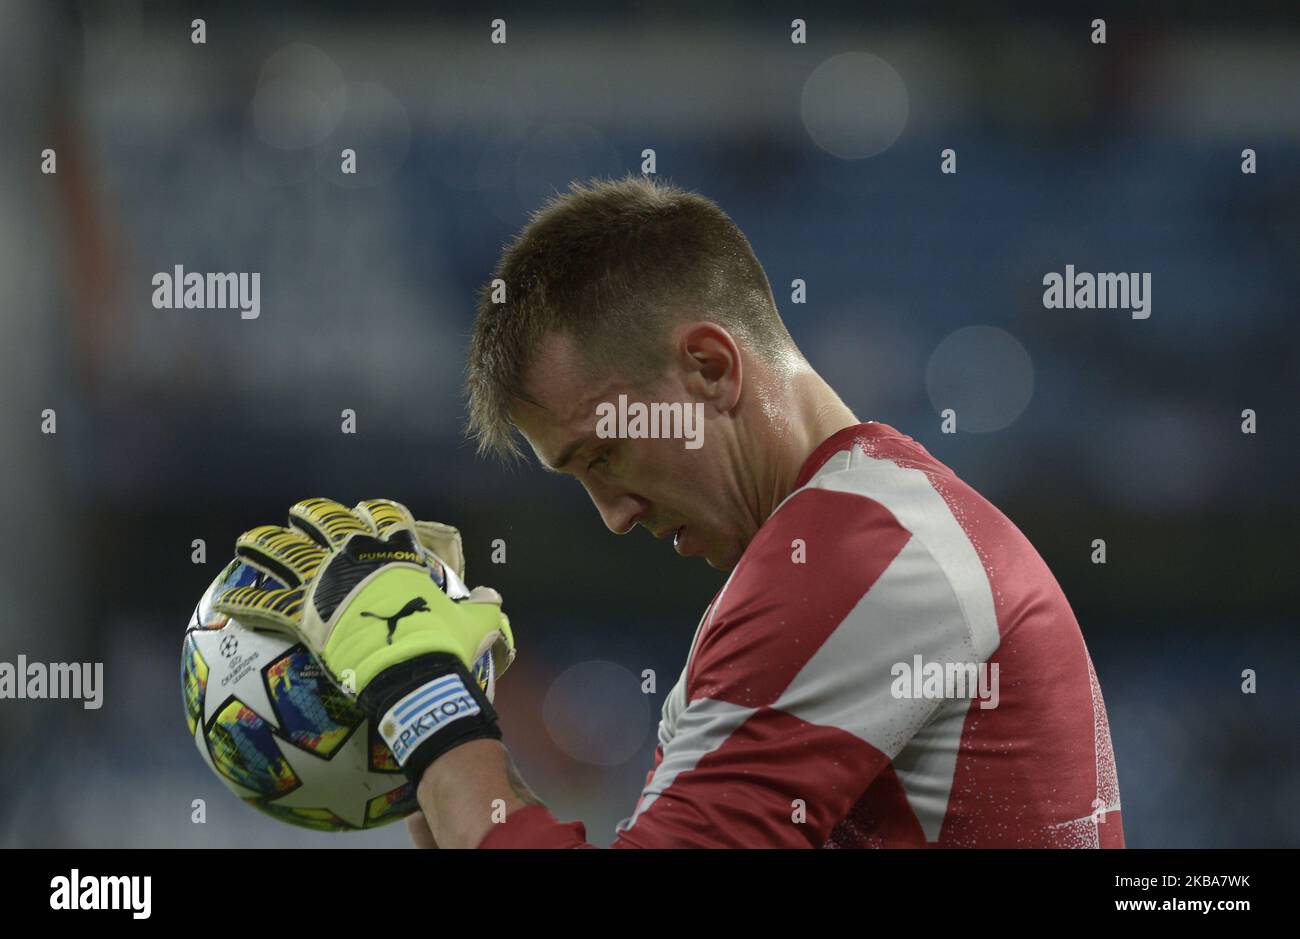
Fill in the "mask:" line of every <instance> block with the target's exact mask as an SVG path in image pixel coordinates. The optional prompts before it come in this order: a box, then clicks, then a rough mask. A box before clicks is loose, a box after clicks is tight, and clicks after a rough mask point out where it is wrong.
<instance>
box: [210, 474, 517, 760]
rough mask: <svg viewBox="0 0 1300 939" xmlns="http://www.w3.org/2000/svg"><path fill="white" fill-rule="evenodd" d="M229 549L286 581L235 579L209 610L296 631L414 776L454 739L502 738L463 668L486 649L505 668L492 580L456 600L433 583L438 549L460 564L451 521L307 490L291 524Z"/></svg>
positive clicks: (497, 667)
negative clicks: (252, 583)
mask: <svg viewBox="0 0 1300 939" xmlns="http://www.w3.org/2000/svg"><path fill="white" fill-rule="evenodd" d="M235 553H236V554H237V555H238V556H239V557H241V558H243V559H244V560H245V561H246V562H247V563H248V564H249V565H250V566H252V567H255V568H257V569H258V570H260V571H263V572H264V573H266V574H269V575H270V576H272V577H275V578H276V579H278V580H280V581H282V582H283V583H284V584H286V585H287V586H285V587H284V588H280V589H268V588H265V587H235V588H233V589H231V590H228V591H226V592H225V593H224V594H222V596H221V597H220V598H218V600H217V602H216V603H215V607H216V609H217V610H219V611H220V612H222V613H225V614H227V615H229V616H231V617H234V618H235V619H237V620H238V621H239V622H240V623H242V624H243V625H245V626H247V627H249V628H252V629H263V630H272V631H276V632H286V633H291V634H293V635H295V636H297V637H298V638H299V639H301V641H302V642H304V643H305V644H306V646H307V648H309V649H311V651H312V652H313V653H314V654H315V655H316V657H317V659H319V660H320V662H321V664H322V665H323V666H324V667H325V670H326V671H327V672H328V673H329V675H330V677H331V678H332V679H333V680H334V682H335V683H336V684H339V685H341V686H342V687H344V688H345V689H347V690H348V691H351V692H353V693H354V694H355V695H356V696H357V704H358V705H359V706H360V707H361V708H362V710H364V711H365V712H366V713H367V714H369V715H370V716H371V717H372V718H374V719H375V720H376V721H377V722H378V726H379V732H380V735H381V736H382V737H383V738H384V741H385V742H386V743H387V744H388V746H389V747H390V748H391V749H392V751H393V755H394V757H395V758H396V759H397V762H398V764H399V765H400V766H401V767H402V769H403V771H404V772H405V773H406V775H407V777H408V778H409V779H411V780H412V781H413V782H415V783H418V782H419V780H420V776H421V775H422V774H423V773H424V770H425V769H426V768H427V767H428V766H429V765H430V764H431V763H432V762H433V761H434V760H435V759H437V758H438V757H439V756H441V755H442V754H443V753H445V752H447V751H448V750H450V749H452V748H453V747H456V746H459V745H460V744H462V743H466V742H468V741H470V740H476V739H479V738H485V737H487V738H494V739H500V737H501V732H500V730H499V729H498V728H497V718H496V712H495V710H494V709H493V708H492V703H491V700H490V699H489V697H488V695H487V693H486V691H485V689H484V688H481V687H480V686H479V683H478V682H477V681H475V680H474V678H473V677H472V675H471V673H470V670H471V669H472V668H473V666H474V663H476V662H477V661H478V660H479V658H480V657H482V656H483V655H484V654H485V653H487V652H489V651H490V652H491V655H492V667H493V669H494V671H495V673H496V674H500V673H501V672H504V671H505V669H506V668H507V666H509V664H510V663H511V662H512V661H513V660H514V655H515V644H514V636H513V634H512V633H511V630H510V622H509V620H508V619H507V618H506V616H505V614H504V613H502V612H501V597H500V595H499V594H498V593H497V592H496V591H495V590H491V589H490V588H486V587H479V588H476V589H475V590H473V591H470V592H469V595H468V596H466V597H464V598H462V599H460V600H455V599H453V598H452V597H450V596H448V594H447V593H446V592H444V591H443V590H442V589H440V588H439V586H438V584H439V582H442V583H448V584H449V585H450V578H449V577H447V575H445V572H443V571H442V570H441V566H440V564H439V561H440V560H441V561H444V562H446V563H447V564H448V565H451V566H452V569H453V570H455V572H456V574H457V575H458V576H460V575H463V572H464V555H463V552H462V550H461V544H460V533H459V532H457V531H456V529H454V528H452V527H450V526H448V525H441V524H439V523H437V522H417V521H415V520H414V518H412V516H411V513H410V512H409V511H407V509H406V507H405V506H402V505H400V504H398V503H396V502H392V501H389V500H387V499H369V500H366V501H363V502H360V503H358V504H357V506H356V507H355V508H354V509H351V510H349V509H348V508H347V507H346V506H343V505H341V504H339V503H337V502H333V501H331V500H329V499H307V500H305V501H303V502H299V503H298V504H297V505H295V506H294V507H293V508H291V509H290V510H289V527H288V528H283V527H280V526H276V525H263V526H261V527H259V528H254V529H252V530H251V531H247V532H245V533H244V534H242V535H241V536H240V537H239V539H238V540H237V541H236V543H235ZM435 553H436V554H438V555H440V557H435V556H434V554H435ZM440 573H442V574H443V575H444V576H443V577H439V576H438V575H439V574H440ZM444 577H445V578H446V579H445V580H444ZM435 578H437V582H435Z"/></svg>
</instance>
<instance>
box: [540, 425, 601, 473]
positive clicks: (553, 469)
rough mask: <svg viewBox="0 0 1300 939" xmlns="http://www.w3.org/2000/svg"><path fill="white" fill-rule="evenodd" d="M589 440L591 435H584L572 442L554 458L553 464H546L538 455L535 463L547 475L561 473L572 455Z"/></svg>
mask: <svg viewBox="0 0 1300 939" xmlns="http://www.w3.org/2000/svg"><path fill="white" fill-rule="evenodd" d="M590 439H591V435H590V434H585V435H583V436H582V437H579V438H578V439H577V440H575V441H573V443H571V444H569V445H568V446H567V447H565V448H564V449H563V450H562V451H560V455H559V456H557V457H556V458H555V462H554V464H551V463H547V462H546V461H545V460H544V459H542V458H541V455H540V454H539V455H538V459H537V462H539V463H541V464H542V469H544V470H546V472H548V473H562V472H563V471H564V468H565V467H566V466H568V465H569V461H570V460H572V459H573V455H574V454H575V453H577V452H578V451H579V450H581V449H582V448H583V446H584V445H585V444H586V443H587V441H589V440H590Z"/></svg>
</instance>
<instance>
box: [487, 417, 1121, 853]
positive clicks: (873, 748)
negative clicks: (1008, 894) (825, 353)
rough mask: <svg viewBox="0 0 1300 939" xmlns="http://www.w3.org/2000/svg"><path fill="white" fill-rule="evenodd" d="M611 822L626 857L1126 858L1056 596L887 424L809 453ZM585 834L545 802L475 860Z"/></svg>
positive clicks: (1115, 793)
mask: <svg viewBox="0 0 1300 939" xmlns="http://www.w3.org/2000/svg"><path fill="white" fill-rule="evenodd" d="M945 670H946V671H945ZM976 673H978V675H979V679H980V680H982V681H983V682H984V684H983V685H980V684H979V681H976V680H975V678H974V676H975V674H976ZM963 674H966V675H968V676H970V678H971V680H970V681H969V682H968V683H967V684H966V686H965V687H963V686H962V685H960V684H958V683H955V682H954V681H953V680H951V679H950V680H948V681H944V680H943V679H942V676H943V675H952V676H957V677H960V676H961V675H963ZM989 705H993V706H989ZM619 829H620V830H619V833H618V838H617V841H616V842H615V845H614V846H615V847H629V848H663V847H830V848H834V847H923V846H927V845H931V846H939V847H1084V848H1086V847H1122V846H1123V844H1124V833H1123V827H1122V822H1121V815H1120V803H1119V786H1118V782H1117V779H1116V773H1115V758H1114V754H1113V751H1112V749H1111V741H1110V730H1109V726H1108V723H1107V718H1106V708H1105V704H1104V703H1103V702H1102V696H1101V689H1100V687H1099V686H1098V683H1097V676H1096V674H1095V673H1094V671H1093V667H1092V661H1091V659H1090V657H1089V655H1088V650H1087V648H1086V646H1085V645H1084V642H1083V637H1082V635H1081V634H1080V632H1079V625H1078V622H1077V621H1076V620H1075V618H1074V614H1073V613H1072V612H1071V610H1070V606H1069V604H1068V602H1067V601H1066V599H1065V595H1064V594H1063V593H1062V592H1061V588H1060V587H1059V585H1058V584H1057V583H1056V580H1055V578H1054V577H1053V576H1052V574H1051V572H1050V571H1049V570H1048V568H1047V565H1046V564H1045V563H1044V562H1043V560H1042V558H1041V557H1039V555H1038V552H1036V551H1035V550H1034V548H1033V546H1032V545H1030V543H1029V541H1028V540H1027V539H1026V538H1025V536H1024V535H1023V534H1021V532H1020V531H1019V529H1017V528H1016V526H1015V525H1013V524H1012V523H1011V521H1010V520H1009V519H1007V517H1006V516H1005V515H1003V514H1002V513H1001V512H999V511H998V510H997V509H996V508H994V507H993V506H992V505H991V504H990V503H989V502H988V501H986V500H985V499H984V498H983V497H981V496H980V495H979V494H978V493H976V492H975V491H974V490H973V489H971V487H969V486H968V485H966V484H965V483H963V482H962V481H961V480H960V479H958V478H957V477H956V476H955V475H954V474H953V472H952V471H951V470H950V469H948V467H946V466H944V465H943V464H942V463H940V462H939V461H938V460H936V459H935V458H934V457H932V456H931V455H930V454H929V453H928V452H926V450H925V448H924V447H922V446H921V445H920V444H918V443H917V442H916V441H914V440H912V439H911V438H910V437H907V436H904V435H903V434H900V433H899V432H898V431H896V430H894V429H893V428H892V427H889V426H887V425H885V424H880V423H876V422H872V423H867V424H859V425H857V426H854V427H850V428H846V429H845V430H843V431H840V432H839V433H837V434H835V435H834V436H832V437H831V438H830V439H828V440H827V441H825V442H824V443H823V444H822V445H821V446H820V447H818V448H817V450H816V451H815V452H814V453H813V454H812V456H810V457H809V459H808V461H807V462H806V463H805V465H804V468H803V471H802V472H801V473H800V476H799V478H798V480H797V482H796V485H795V490H794V491H793V492H792V493H791V494H790V495H789V496H788V497H787V498H786V499H785V500H784V501H783V502H782V503H781V505H780V506H779V507H778V508H777V509H776V511H775V512H773V514H772V515H771V517H770V518H768V520H767V521H766V522H765V523H764V524H763V526H762V527H761V528H760V529H759V530H758V532H757V533H756V535H755V536H754V539H753V540H752V541H751V542H750V544H749V546H748V547H747V548H746V550H745V552H744V554H743V555H742V556H741V558H740V561H739V563H737V565H736V567H735V568H734V569H733V570H732V572H731V575H730V577H729V578H728V580H727V582H726V584H725V585H724V586H723V588H722V590H721V591H720V592H719V593H718V595H717V596H716V597H715V598H714V600H713V602H712V604H710V606H709V609H708V610H707V611H706V613H705V615H704V617H703V619H702V620H701V622H700V626H699V629H698V630H697V632H696V636H695V641H694V643H693V645H692V648H691V652H690V656H689V658H688V660H687V664H686V668H685V670H684V671H683V672H682V676H681V678H680V679H679V681H678V682H677V684H676V686H675V687H674V688H673V689H672V691H671V692H670V693H669V695H668V697H667V700H666V701H665V704H664V707H663V716H662V720H661V721H660V725H659V746H658V748H657V750H656V757H655V766H654V769H653V770H652V771H651V772H650V774H649V777H648V778H647V780H646V785H645V788H644V790H643V792H642V794H641V798H640V800H639V802H638V804H637V806H636V811H635V813H634V814H633V815H632V816H631V817H630V818H629V819H627V820H625V821H624V822H623V823H622V824H621V825H620V826H619ZM584 838H585V835H584V829H583V827H582V825H581V824H580V823H576V822H574V823H568V824H562V823H560V822H558V821H556V820H555V819H554V818H553V817H552V816H551V815H550V813H549V812H547V811H546V809H545V808H543V807H541V806H530V807H528V808H526V809H522V810H519V811H517V812H514V813H512V815H511V817H510V819H509V820H508V821H507V822H506V823H505V824H502V825H498V826H496V827H495V828H494V830H493V831H492V832H491V833H490V834H489V835H488V836H487V837H486V838H485V839H484V841H483V843H482V846H483V847H516V846H518V847H577V846H581V845H583V844H584V843H585V841H584Z"/></svg>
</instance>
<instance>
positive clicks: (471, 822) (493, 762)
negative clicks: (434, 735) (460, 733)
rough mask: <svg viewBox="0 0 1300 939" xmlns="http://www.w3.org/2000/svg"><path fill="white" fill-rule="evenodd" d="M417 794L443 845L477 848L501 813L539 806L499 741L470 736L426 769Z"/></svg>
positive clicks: (436, 839)
mask: <svg viewBox="0 0 1300 939" xmlns="http://www.w3.org/2000/svg"><path fill="white" fill-rule="evenodd" d="M417 796H418V798H419V800H420V808H421V809H423V810H424V817H425V819H426V820H427V821H428V826H429V830H430V831H431V832H432V833H433V837H434V840H435V841H436V842H437V844H438V846H439V847H443V848H476V847H478V846H479V844H480V843H481V842H482V841H483V839H484V838H485V837H486V836H487V834H488V832H490V831H491V830H492V829H493V826H494V824H496V822H494V820H493V819H494V818H495V819H498V820H499V819H501V818H502V817H503V814H502V813H503V812H504V817H506V818H508V817H509V816H510V815H512V814H513V813H514V812H516V811H518V810H519V809H522V808H525V807H527V806H530V805H541V800H539V799H538V798H537V796H535V795H533V794H532V792H530V791H529V789H528V786H527V785H525V784H524V781H523V780H522V779H521V778H520V777H519V771H518V770H517V769H515V765H514V761H512V760H511V759H510V754H509V753H508V752H507V751H506V748H505V747H504V746H502V744H501V742H500V741H498V740H472V741H470V742H469V743H466V744H462V745H461V746H459V747H456V748H455V749H453V750H449V751H448V752H447V753H444V754H443V755H442V756H441V757H439V758H438V759H437V760H436V761H434V763H433V765H432V766H430V767H429V768H428V769H427V770H425V771H424V775H423V776H422V777H421V778H420V786H419V790H418V792H417ZM497 800H501V801H500V802H498V801H497ZM417 844H418V842H417Z"/></svg>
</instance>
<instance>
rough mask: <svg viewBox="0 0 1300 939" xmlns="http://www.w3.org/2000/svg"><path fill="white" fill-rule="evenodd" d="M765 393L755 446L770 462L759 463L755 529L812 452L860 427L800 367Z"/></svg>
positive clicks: (828, 389)
mask: <svg viewBox="0 0 1300 939" xmlns="http://www.w3.org/2000/svg"><path fill="white" fill-rule="evenodd" d="M780 384H781V387H779V388H775V389H774V388H772V387H771V386H769V388H768V389H766V390H767V391H768V392H769V394H768V395H767V396H766V397H765V398H764V402H765V403H764V407H763V413H762V415H761V423H762V428H763V430H762V434H763V436H764V437H766V438H767V439H766V440H765V441H761V443H762V444H764V445H765V446H766V450H763V449H760V450H758V451H757V452H760V453H762V452H767V453H770V454H773V455H774V456H775V459H770V460H764V461H763V462H762V464H761V465H760V467H759V468H758V473H757V475H756V482H757V483H758V485H757V497H758V500H759V502H758V506H757V512H758V518H759V524H762V522H763V521H766V520H767V518H768V516H770V515H771V514H772V513H773V512H774V511H776V507H777V506H778V505H780V504H781V502H782V501H783V500H784V499H785V497H786V496H788V495H789V494H790V493H791V492H792V491H793V490H794V484H795V480H796V479H798V477H799V472H800V471H801V470H802V469H803V466H804V464H805V463H806V462H807V461H808V457H810V456H811V455H812V453H813V451H814V450H816V449H817V447H818V446H820V445H821V443H822V442H823V441H825V440H826V439H827V438H829V437H831V436H832V435H834V434H835V433H837V432H838V431H841V430H843V429H844V428H846V427H852V426H853V425H854V424H857V423H860V422H859V421H858V419H857V417H855V416H854V414H853V412H852V411H850V410H849V408H848V406H847V405H845V404H844V402H843V401H841V400H840V397H839V395H837V394H836V393H835V391H834V389H832V388H831V386H830V385H828V384H826V382H825V381H824V380H823V379H822V377H821V376H820V375H818V374H817V373H816V372H815V371H813V370H812V368H811V367H809V366H805V367H804V368H802V369H800V370H799V371H797V372H796V373H795V374H793V375H792V376H790V378H789V379H788V380H783V381H782V382H781V383H780Z"/></svg>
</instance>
